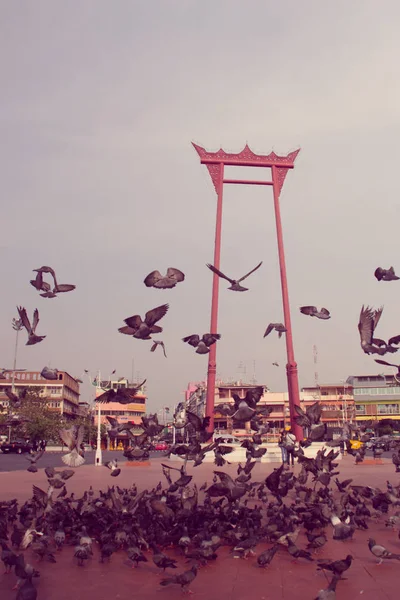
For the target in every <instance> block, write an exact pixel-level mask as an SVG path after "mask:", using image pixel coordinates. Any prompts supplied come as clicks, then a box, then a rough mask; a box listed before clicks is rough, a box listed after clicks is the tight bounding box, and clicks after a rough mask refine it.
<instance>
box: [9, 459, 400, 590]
mask: <svg viewBox="0 0 400 600" xmlns="http://www.w3.org/2000/svg"><path fill="white" fill-rule="evenodd" d="M139 465H140V463H139V464H138V466H131V467H130V466H127V465H126V466H124V468H123V470H122V472H121V475H120V476H119V477H118V479H117V481H115V480H112V479H110V475H109V471H108V470H107V469H104V468H98V467H94V466H90V465H87V466H86V465H85V466H83V467H81V468H80V469H77V470H76V473H75V475H74V477H73V478H72V479H70V480H69V481H68V490H69V491H70V492H72V491H73V492H75V494H76V495H78V497H79V494H81V493H82V492H83V491H84V489H86V488H87V487H88V486H89V484H92V485H93V487H94V489H106V488H107V486H108V485H111V484H114V483H118V484H119V485H120V486H129V485H131V484H132V482H134V481H135V482H136V484H137V485H138V487H139V490H140V489H143V488H147V489H149V488H151V487H152V486H154V485H156V484H157V483H158V482H159V481H160V479H161V478H162V475H161V469H160V461H159V460H153V461H152V462H151V463H150V464H147V465H146V464H145V465H140V466H139ZM171 465H172V466H176V462H174V463H171ZM274 466H277V465H271V464H260V463H259V464H257V465H256V467H255V468H254V470H253V480H255V481H261V480H263V479H264V478H265V477H266V476H267V475H268V474H269V473H270V472H271V470H272V469H273V467H274ZM214 468H215V467H214V465H212V464H204V465H201V466H200V467H197V468H195V469H192V468H190V467H189V469H188V471H189V473H190V474H192V475H193V478H194V481H195V482H196V483H197V485H201V483H202V482H203V481H204V480H207V481H208V482H209V483H210V482H211V479H212V471H213V469H214ZM235 469H236V467H235V466H234V465H232V466H230V467H226V469H225V468H224V470H226V471H227V472H229V473H231V474H234V472H235ZM295 469H296V470H297V469H298V467H297V466H296V467H295ZM339 469H340V471H341V474H340V479H347V478H348V477H352V478H353V482H354V483H355V484H364V485H366V484H370V485H373V486H375V487H380V488H381V489H382V490H385V489H386V481H387V480H388V479H389V480H390V481H391V482H392V483H393V484H398V483H399V475H396V474H395V473H394V467H393V465H392V464H391V462H390V461H389V460H384V461H383V464H381V465H375V464H365V465H360V466H354V458H352V457H349V456H347V457H345V458H344V459H343V460H342V461H341V463H340V466H339ZM32 483H35V484H36V485H38V486H39V487H41V488H43V489H46V476H45V474H44V472H43V470H40V471H39V472H38V473H36V474H31V473H28V472H27V471H22V472H21V471H18V472H8V473H5V472H3V473H0V500H7V499H11V498H13V497H17V498H19V499H20V500H22V501H23V500H24V499H26V498H27V497H29V496H30V495H31V489H32V488H31V486H32ZM331 536H332V531H331V528H329V529H328V538H329V541H328V543H327V544H326V546H325V547H324V549H323V550H322V551H320V553H319V556H320V557H321V558H329V559H340V558H344V557H345V556H346V555H347V554H349V553H350V554H352V555H353V556H354V561H353V564H352V566H351V569H350V570H349V571H348V572H347V573H346V575H347V580H346V581H341V582H339V584H338V588H337V599H338V600H354V598H362V599H363V600H397V599H398V598H399V595H400V594H399V589H398V587H399V583H398V571H399V563H398V562H397V561H392V562H391V561H386V562H384V563H383V564H382V565H378V564H377V561H376V559H375V558H374V557H373V556H372V555H371V553H370V552H369V550H368V546H367V539H368V537H370V536H371V537H374V538H375V539H376V540H377V541H379V543H381V544H383V545H385V546H386V547H388V548H389V549H390V550H392V551H393V552H399V553H400V541H399V539H398V536H397V532H393V531H391V530H390V529H388V528H386V527H385V525H384V520H381V521H380V522H374V523H372V524H371V525H370V530H369V531H357V532H356V533H355V536H354V541H349V542H340V541H334V540H332V539H331ZM297 544H298V545H299V546H300V547H304V546H305V540H304V537H303V536H300V537H299V539H298V542H297ZM267 547H268V545H267V544H260V546H259V547H257V551H258V552H261V551H262V550H264V549H265V548H267ZM167 553H169V554H170V555H171V556H173V557H174V558H177V559H178V560H179V562H180V564H181V566H182V567H183V566H184V562H183V560H182V558H180V557H179V553H178V552H177V551H175V550H168V551H167ZM27 555H28V558H29V559H30V560H31V561H32V560H33V558H32V556H31V554H30V551H29V550H28V551H27ZM218 555H219V557H218V560H217V561H216V562H215V563H214V564H213V565H212V566H210V567H209V568H206V569H201V570H200V571H199V574H198V576H197V578H196V580H195V581H194V582H193V584H192V586H191V589H192V590H193V592H194V593H195V596H194V597H195V598H199V599H203V598H204V600H225V599H227V600H245V599H246V600H247V599H251V600H253V599H254V600H255V599H257V600H280V599H289V598H290V599H291V600H312V599H314V598H315V597H316V595H317V593H318V591H319V590H320V589H321V588H323V587H326V580H325V577H324V575H323V573H322V572H318V571H317V570H316V566H315V563H305V564H303V561H302V560H301V559H300V562H299V564H293V563H292V562H291V559H290V557H289V555H288V554H287V552H286V551H285V550H282V551H279V552H278V555H277V556H276V557H275V559H274V561H273V562H272V564H271V565H270V567H269V568H268V569H266V570H262V569H259V568H257V567H256V562H255V559H253V558H251V559H249V560H247V561H245V560H240V559H237V560H235V559H234V558H232V555H230V554H229V549H226V548H222V549H221V550H218ZM149 558H150V557H149ZM124 561H125V555H124V553H122V552H119V553H117V554H116V555H113V557H112V559H111V562H110V564H105V565H102V564H100V563H99V555H98V552H97V551H95V556H94V557H93V559H92V561H91V563H90V564H87V565H86V566H85V567H84V568H82V569H80V568H78V567H77V566H76V565H75V564H74V559H73V556H72V549H71V548H65V549H64V550H63V551H62V552H61V553H60V554H58V555H57V563H56V564H49V563H42V564H40V565H37V564H36V563H34V564H35V567H38V568H39V569H40V572H41V577H40V579H38V580H36V583H37V587H38V600H92V599H96V600H114V599H121V600H125V599H126V600H130V599H131V598H140V599H141V600H154V599H159V600H172V599H176V598H177V597H178V598H179V597H180V596H181V593H180V590H179V588H178V589H177V588H176V587H175V586H169V587H166V588H161V587H160V585H159V581H160V579H161V577H160V576H159V574H158V570H157V569H156V568H155V566H154V564H153V563H152V561H151V558H150V560H149V562H148V563H145V564H143V563H142V564H141V565H140V567H139V568H138V569H135V570H132V569H130V568H129V567H128V566H126V565H125V564H124ZM186 568H187V566H186ZM175 573H176V571H175ZM14 584H15V576H14V575H1V576H0V598H1V600H11V599H14V598H15V592H12V591H11V588H12V587H13V585H14Z"/></svg>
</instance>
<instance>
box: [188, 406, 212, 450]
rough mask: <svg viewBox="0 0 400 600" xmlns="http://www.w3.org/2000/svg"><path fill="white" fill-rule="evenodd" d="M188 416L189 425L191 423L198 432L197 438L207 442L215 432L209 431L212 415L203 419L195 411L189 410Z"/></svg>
mask: <svg viewBox="0 0 400 600" xmlns="http://www.w3.org/2000/svg"><path fill="white" fill-rule="evenodd" d="M186 418H187V420H188V425H189V424H190V426H191V428H193V429H194V431H195V434H196V439H197V440H198V441H199V442H201V443H205V442H207V441H208V440H209V439H210V438H211V437H212V435H213V432H212V431H211V432H209V431H207V427H208V426H209V425H210V417H205V418H204V419H201V418H200V417H198V416H197V415H196V414H195V413H193V412H191V411H189V410H187V411H186Z"/></svg>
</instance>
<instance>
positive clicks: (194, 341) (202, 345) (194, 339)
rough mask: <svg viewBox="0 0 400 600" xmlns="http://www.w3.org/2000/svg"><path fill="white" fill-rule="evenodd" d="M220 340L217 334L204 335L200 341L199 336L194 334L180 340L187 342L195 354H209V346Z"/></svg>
mask: <svg viewBox="0 0 400 600" xmlns="http://www.w3.org/2000/svg"><path fill="white" fill-rule="evenodd" d="M220 339H221V336H220V334H219V333H205V334H204V335H203V337H202V338H201V339H200V336H199V335H197V334H194V335H188V336H186V337H184V338H182V341H183V342H187V343H188V344H190V346H193V348H196V353H197V354H208V353H209V352H210V346H212V345H213V344H215V342H216V341H217V340H220Z"/></svg>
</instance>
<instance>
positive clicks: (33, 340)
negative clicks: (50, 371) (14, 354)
mask: <svg viewBox="0 0 400 600" xmlns="http://www.w3.org/2000/svg"><path fill="white" fill-rule="evenodd" d="M17 310H18V314H19V318H20V319H21V321H22V325H23V326H24V327H25V329H26V331H27V332H28V341H27V342H26V346H33V345H34V344H38V343H39V342H41V341H43V340H44V338H45V337H46V336H45V335H36V327H37V326H38V323H39V311H38V309H37V308H35V310H34V311H33V321H32V325H31V323H30V321H29V319H28V315H27V314H26V310H25V308H23V307H22V306H17Z"/></svg>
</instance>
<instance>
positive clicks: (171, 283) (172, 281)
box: [143, 267, 185, 290]
mask: <svg viewBox="0 0 400 600" xmlns="http://www.w3.org/2000/svg"><path fill="white" fill-rule="evenodd" d="M184 280H185V274H184V273H182V271H180V270H179V269H174V268H172V267H169V269H167V274H166V275H161V273H160V271H152V272H151V273H149V274H148V275H147V277H146V279H145V280H144V282H143V283H144V285H145V286H146V287H154V288H156V289H159V290H166V289H170V288H174V287H175V286H176V284H177V283H180V282H181V281H184Z"/></svg>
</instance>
